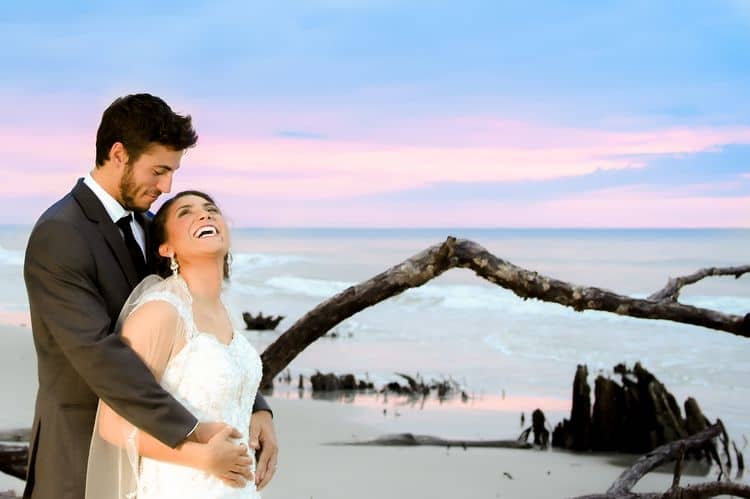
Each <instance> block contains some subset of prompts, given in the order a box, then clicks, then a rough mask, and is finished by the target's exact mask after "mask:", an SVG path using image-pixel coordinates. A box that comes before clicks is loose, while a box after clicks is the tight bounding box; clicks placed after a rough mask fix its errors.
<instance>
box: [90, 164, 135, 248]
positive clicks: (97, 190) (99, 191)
mask: <svg viewBox="0 0 750 499" xmlns="http://www.w3.org/2000/svg"><path fill="white" fill-rule="evenodd" d="M83 183H84V184H86V185H87V186H88V187H89V189H91V190H92V191H94V194H95V195H96V197H97V198H99V201H101V202H102V204H103V205H104V209H105V210H106V211H107V215H109V218H111V219H112V221H113V222H114V223H117V221H118V220H120V219H121V218H122V217H124V216H127V215H128V214H130V215H133V212H132V211H128V210H126V209H125V208H123V207H122V205H121V204H120V203H119V202H118V201H117V200H116V199H115V198H113V197H112V195H111V194H110V193H109V192H107V191H105V190H104V188H103V187H102V186H101V185H99V184H98V183H97V182H96V180H94V177H92V176H91V174H90V173H89V174H87V175H86V176H85V177H83ZM130 229H131V230H132V231H133V237H134V238H135V241H136V242H137V243H138V246H140V248H141V253H143V256H144V258H145V257H146V233H145V232H144V230H143V227H141V224H139V223H138V222H136V221H135V216H133V217H132V218H131V219H130ZM120 234H122V230H120ZM122 236H123V237H125V235H124V234H122Z"/></svg>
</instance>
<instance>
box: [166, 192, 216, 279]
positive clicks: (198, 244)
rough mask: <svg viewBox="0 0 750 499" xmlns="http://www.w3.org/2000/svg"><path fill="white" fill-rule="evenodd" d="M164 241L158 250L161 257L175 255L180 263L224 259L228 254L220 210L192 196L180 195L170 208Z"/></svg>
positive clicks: (209, 202) (204, 200)
mask: <svg viewBox="0 0 750 499" xmlns="http://www.w3.org/2000/svg"><path fill="white" fill-rule="evenodd" d="M166 232H167V240H166V242H165V243H164V244H162V245H161V246H160V247H159V254H161V255H162V256H164V257H169V256H172V255H174V256H176V257H177V260H178V261H179V262H180V264H182V263H184V262H188V261H190V260H191V259H193V258H195V257H204V256H216V257H218V258H222V259H223V258H224V256H225V255H226V254H227V253H228V252H229V229H228V227H227V224H226V222H225V220H224V217H223V216H222V214H221V211H219V208H218V207H217V206H216V205H215V204H213V203H212V202H211V201H208V200H207V199H205V198H203V197H201V196H195V195H188V196H182V197H180V198H178V199H176V200H175V202H174V203H173V204H172V206H170V207H169V213H168V215H167V220H166Z"/></svg>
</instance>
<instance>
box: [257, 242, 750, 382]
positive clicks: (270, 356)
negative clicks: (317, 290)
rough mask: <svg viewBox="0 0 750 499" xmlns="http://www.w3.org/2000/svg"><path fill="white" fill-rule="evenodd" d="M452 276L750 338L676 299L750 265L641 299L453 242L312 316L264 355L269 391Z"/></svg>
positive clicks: (737, 318)
mask: <svg viewBox="0 0 750 499" xmlns="http://www.w3.org/2000/svg"><path fill="white" fill-rule="evenodd" d="M452 268H467V269H470V270H473V271H474V273H475V274H476V275H477V276H479V277H481V278H483V279H486V280H488V281H490V282H492V283H494V284H496V285H498V286H500V287H502V288H505V289H508V290H510V291H512V292H513V293H515V294H516V295H517V296H518V297H520V298H522V299H524V300H526V299H528V298H535V299H538V300H542V301H547V302H551V303H557V304H560V305H563V306H565V307H570V308H572V309H573V310H576V311H578V312H581V311H583V310H599V311H602V312H610V313H614V314H619V315H627V316H630V317H637V318H641V319H662V320H669V321H674V322H680V323H683V324H692V325H695V326H703V327H706V328H710V329H716V330H719V331H725V332H729V333H732V334H736V335H740V336H744V337H750V314H747V315H731V314H725V313H723V312H719V311H717V310H711V309H705V308H700V307H693V306H690V305H684V304H682V303H679V302H678V301H677V300H676V296H677V293H676V292H675V291H674V289H675V286H676V287H677V289H679V288H681V287H683V286H685V285H686V284H690V283H693V282H697V281H698V280H700V279H703V278H704V277H708V276H709V275H727V274H731V275H734V276H735V277H740V276H742V275H744V274H746V273H748V272H750V265H745V266H741V267H731V268H729V269H722V268H716V269H710V272H709V271H699V272H697V273H696V274H695V275H691V276H687V277H686V278H683V279H682V280H680V281H679V282H677V283H676V284H674V285H671V287H669V289H667V290H666V291H664V290H663V291H662V292H661V293H656V294H655V295H652V297H650V298H649V299H641V298H632V297H630V296H627V295H621V294H618V293H615V292H613V291H609V290H605V289H601V288H596V287H591V286H581V285H578V284H572V283H569V282H565V281H560V280H557V279H553V278H551V277H548V276H545V275H541V274H539V273H537V272H534V271H532V270H527V269H524V268H521V267H518V266H516V265H513V264H512V263H510V262H507V261H505V260H503V259H501V258H498V257H496V256H495V255H493V254H492V253H490V252H489V251H487V250H486V249H485V248H483V247H482V246H480V245H479V244H477V243H475V242H473V241H469V240H466V239H458V240H457V239H456V238H455V237H448V239H447V240H446V241H445V242H443V243H441V244H436V245H434V246H432V247H430V248H427V249H426V250H424V251H422V252H421V253H418V254H417V255H415V256H413V257H411V258H409V259H408V260H406V261H404V262H402V263H400V264H398V265H396V266H394V267H391V268H390V269H388V270H386V271H385V272H382V273H380V274H378V275H376V276H375V277H373V278H371V279H369V280H367V281H364V282H362V283H360V284H357V285H355V286H351V287H349V288H347V289H345V290H344V291H342V292H341V293H338V294H337V295H335V296H333V297H331V298H329V299H327V300H325V301H324V302H322V303H320V304H319V305H318V306H316V307H315V308H314V309H312V310H310V311H309V312H307V313H306V314H305V315H304V316H302V317H301V318H300V319H299V320H298V321H297V322H295V323H294V324H293V325H292V326H291V327H290V328H289V329H287V330H286V331H285V332H284V333H283V334H282V335H281V336H279V337H278V338H277V339H276V341H274V342H273V343H272V344H271V345H269V346H268V348H266V350H265V351H264V352H263V354H262V355H261V357H262V359H263V381H262V382H261V386H264V387H265V386H269V385H270V384H271V382H272V380H273V379H274V378H275V377H276V375H277V374H278V373H279V372H281V370H282V369H284V368H285V367H286V366H287V365H289V363H290V362H291V361H292V360H293V359H294V358H295V357H296V356H297V355H299V354H300V353H301V352H302V351H303V350H304V349H305V348H307V346H309V345H310V344H311V343H312V342H314V341H315V340H317V339H318V338H320V337H321V336H323V335H325V334H326V333H327V332H328V331H329V330H331V329H332V328H334V327H335V326H336V325H338V324H339V323H341V322H342V321H344V320H345V319H347V318H349V317H351V316H353V315H354V314H356V313H358V312H361V311H362V310H364V309H366V308H368V307H371V306H373V305H375V304H377V303H380V302H382V301H383V300H386V299H388V298H390V297H392V296H395V295H398V294H400V293H402V292H404V291H406V290H407V289H410V288H415V287H419V286H421V285H423V284H425V283H426V282H428V281H430V280H432V279H434V278H435V277H437V276H439V275H441V274H442V273H443V272H445V271H447V270H449V269H452Z"/></svg>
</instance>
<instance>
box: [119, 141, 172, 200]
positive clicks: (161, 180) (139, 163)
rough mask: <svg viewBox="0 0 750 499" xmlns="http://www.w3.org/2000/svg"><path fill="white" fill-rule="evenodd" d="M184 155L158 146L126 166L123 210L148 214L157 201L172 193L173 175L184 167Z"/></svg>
mask: <svg viewBox="0 0 750 499" xmlns="http://www.w3.org/2000/svg"><path fill="white" fill-rule="evenodd" d="M182 153H183V151H174V150H172V149H169V148H167V147H165V146H163V145H161V144H157V143H154V144H152V145H151V147H149V148H148V149H147V150H146V151H145V152H144V153H143V154H141V156H140V157H139V158H138V160H136V161H135V162H132V163H129V164H128V165H127V166H125V170H124V171H123V174H122V178H121V179H120V198H121V199H122V205H123V207H124V208H125V209H127V210H133V211H146V210H148V209H149V207H150V206H151V204H152V203H153V202H154V201H156V198H158V197H159V196H161V195H162V194H163V193H165V192H169V191H170V190H172V175H173V174H174V172H175V171H176V170H177V169H178V168H179V167H180V160H181V159H182Z"/></svg>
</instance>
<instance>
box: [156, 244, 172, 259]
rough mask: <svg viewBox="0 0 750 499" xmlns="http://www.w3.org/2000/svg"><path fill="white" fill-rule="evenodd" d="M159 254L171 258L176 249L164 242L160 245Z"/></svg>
mask: <svg viewBox="0 0 750 499" xmlns="http://www.w3.org/2000/svg"><path fill="white" fill-rule="evenodd" d="M159 255H161V256H163V257H164V258H171V257H173V256H174V251H173V250H172V246H170V245H169V244H167V243H162V244H160V245H159Z"/></svg>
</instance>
